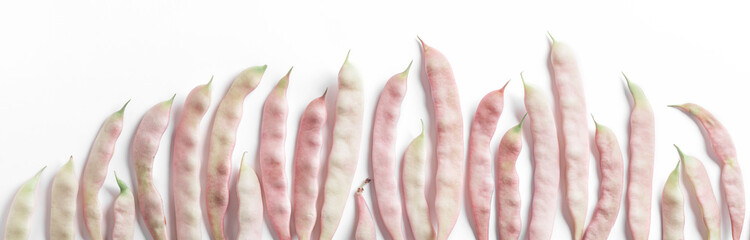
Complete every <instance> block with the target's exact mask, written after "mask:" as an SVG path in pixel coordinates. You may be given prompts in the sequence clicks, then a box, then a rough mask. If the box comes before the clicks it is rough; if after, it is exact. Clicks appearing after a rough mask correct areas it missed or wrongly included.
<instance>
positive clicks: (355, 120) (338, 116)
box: [320, 54, 364, 239]
mask: <svg viewBox="0 0 750 240" xmlns="http://www.w3.org/2000/svg"><path fill="white" fill-rule="evenodd" d="M338 78H339V83H338V84H339V85H338V87H339V89H338V96H337V99H336V112H335V113H334V115H335V119H334V124H333V133H332V138H333V139H332V141H331V151H330V153H329V155H328V175H327V176H326V182H325V186H324V190H323V208H322V209H321V210H320V239H331V238H333V235H334V234H335V233H336V229H337V228H338V226H339V222H340V221H341V215H342V214H343V212H344V207H346V202H347V199H349V194H350V187H351V185H352V180H354V172H355V171H356V170H357V159H359V145H360V142H361V141H362V120H363V119H362V118H363V115H364V111H363V109H364V108H363V107H362V106H363V104H364V92H363V88H364V86H363V84H362V76H361V75H360V74H359V71H358V70H357V68H355V67H354V65H352V64H351V63H350V62H349V54H347V55H346V60H344V65H343V66H341V70H340V71H339V77H338Z"/></svg>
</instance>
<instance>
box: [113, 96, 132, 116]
mask: <svg viewBox="0 0 750 240" xmlns="http://www.w3.org/2000/svg"><path fill="white" fill-rule="evenodd" d="M130 100H132V99H128V101H127V102H125V104H124V105H122V107H121V108H120V110H118V111H117V112H118V113H120V114H122V113H124V112H125V108H126V107H127V106H128V104H129V103H130Z"/></svg>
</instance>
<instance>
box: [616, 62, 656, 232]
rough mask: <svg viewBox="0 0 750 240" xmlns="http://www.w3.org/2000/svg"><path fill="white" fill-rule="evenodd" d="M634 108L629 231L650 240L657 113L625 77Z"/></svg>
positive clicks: (631, 121) (638, 89)
mask: <svg viewBox="0 0 750 240" xmlns="http://www.w3.org/2000/svg"><path fill="white" fill-rule="evenodd" d="M623 77H625V80H626V81H627V82H628V88H629V89H630V94H631V95H632V97H633V107H632V110H631V111H630V142H629V147H630V150H629V151H630V163H629V166H628V193H627V197H626V198H627V200H626V201H627V203H628V209H627V212H628V215H627V217H628V227H629V230H630V235H631V236H632V237H633V240H648V235H649V230H650V229H651V194H652V185H653V178H654V153H655V147H654V146H655V137H654V133H655V132H656V131H655V127H654V110H653V109H651V104H650V103H649V101H648V98H646V94H645V93H644V92H643V90H642V89H641V88H640V87H639V86H638V85H636V84H635V83H633V82H631V81H630V80H629V79H628V77H627V76H625V74H623Z"/></svg>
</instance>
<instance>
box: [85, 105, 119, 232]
mask: <svg viewBox="0 0 750 240" xmlns="http://www.w3.org/2000/svg"><path fill="white" fill-rule="evenodd" d="M128 103H130V100H128V102H126V103H125V105H123V106H122V108H120V110H119V111H117V112H115V113H112V115H110V116H109V117H108V118H107V119H106V120H104V124H102V127H101V129H99V133H98V134H97V135H96V139H94V145H92V146H91V151H90V152H89V157H88V159H87V160H86V166H84V167H83V173H82V174H81V187H80V190H81V193H82V195H83V199H82V200H81V201H82V203H81V206H82V207H83V219H84V221H85V224H86V229H87V230H88V233H89V237H90V238H91V239H92V240H102V239H104V231H103V229H102V221H103V220H102V210H101V209H100V208H99V189H101V188H102V185H103V184H104V180H105V179H107V171H109V170H107V169H108V168H109V161H110V160H111V159H112V154H113V153H114V152H115V143H117V138H118V137H120V133H121V132H122V119H123V115H124V114H125V107H127V106H128Z"/></svg>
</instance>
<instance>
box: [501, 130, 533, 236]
mask: <svg viewBox="0 0 750 240" xmlns="http://www.w3.org/2000/svg"><path fill="white" fill-rule="evenodd" d="M525 119H526V115H524V116H523V118H522V119H521V122H519V123H518V125H516V126H514V127H512V128H510V129H508V131H507V132H505V135H503V138H502V139H501V140H500V146H499V147H498V149H497V159H496V162H495V185H496V186H497V187H496V188H497V191H496V193H495V194H496V195H495V198H496V200H495V206H496V207H497V235H498V238H500V239H518V237H519V236H520V235H521V193H520V192H519V191H518V172H516V161H517V160H518V155H519V154H520V153H521V148H523V141H522V139H521V133H523V129H522V127H523V121H524V120H525Z"/></svg>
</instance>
